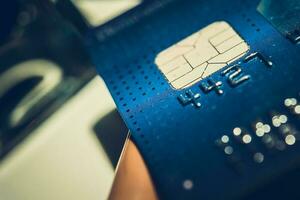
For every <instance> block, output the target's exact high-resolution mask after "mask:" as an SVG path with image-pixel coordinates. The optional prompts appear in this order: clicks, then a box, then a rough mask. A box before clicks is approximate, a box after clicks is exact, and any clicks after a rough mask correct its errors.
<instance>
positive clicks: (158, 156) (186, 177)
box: [86, 0, 300, 199]
mask: <svg viewBox="0 0 300 200" xmlns="http://www.w3.org/2000/svg"><path fill="white" fill-rule="evenodd" d="M299 9H300V3H299V1H297V0H287V1H281V2H278V1H275V0H262V1H259V0H243V1H242V0H232V1H219V0H210V1H200V0H190V1H184V0H174V1H171V0H164V1H163V0H156V1H146V2H145V3H143V4H141V5H140V6H138V7H136V8H135V9H133V10H131V11H130V12H128V13H126V14H124V15H122V16H120V17H119V18H117V19H115V20H113V21H111V22H109V23H107V24H105V25H103V26H101V27H98V28H95V29H93V30H91V31H90V32H89V34H87V36H86V43H87V47H88V49H89V52H90V54H91V56H92V58H93V61H94V63H95V65H96V66H97V70H98V72H99V74H100V75H101V76H102V77H103V79H104V80H105V82H106V84H107V86H108V88H109V90H110V92H111V94H112V96H113V98H114V100H115V102H116V105H117V107H118V109H119V112H120V113H121V115H122V117H123V119H124V120H125V122H126V124H127V126H128V127H129V129H130V131H131V133H132V138H133V140H134V141H135V143H136V144H137V146H138V148H139V150H140V151H141V153H142V155H143V157H144V159H145V161H146V164H147V166H148V168H149V171H150V174H151V176H152V178H153V181H154V185H155V187H156V190H157V192H158V196H159V198H160V199H240V198H248V199H253V198H256V199H260V198H268V199H270V198H275V199H276V198H280V197H282V198H283V197H287V195H289V196H288V197H290V199H292V198H294V199H297V198H299V194H297V180H298V178H299V177H300V176H299V172H298V171H297V167H299V161H300V160H299V155H300V152H299V143H300V142H299V139H300V137H299V136H300V133H299V130H300V123H299V122H300V103H299V101H300V96H299V94H300V93H299V92H300V86H299V77H300V66H299V63H300V56H299V55H300V45H299V44H298V43H299V41H300V15H299V13H300V12H299ZM281 183H285V184H284V185H282V184H281Z"/></svg>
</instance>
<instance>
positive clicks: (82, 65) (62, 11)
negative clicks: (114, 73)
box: [0, 0, 141, 200]
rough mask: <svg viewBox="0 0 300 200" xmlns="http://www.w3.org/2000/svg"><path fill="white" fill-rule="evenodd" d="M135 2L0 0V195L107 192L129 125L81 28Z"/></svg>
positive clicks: (10, 199)
mask: <svg viewBox="0 0 300 200" xmlns="http://www.w3.org/2000/svg"><path fill="white" fill-rule="evenodd" d="M140 3H141V2H140V1H139V0H53V1H50V0H10V1H6V2H5V3H2V5H1V6H0V13H1V14H0V29H1V31H0V61H1V62H0V63H1V64H0V119H1V120H0V200H35V199H39V200H40V199H43V200H50V199H56V200H60V199H62V200H65V199H73V200H77V199H78V200H82V199H89V200H93V199H95V200H96V199H97V200H99V199H106V198H107V196H108V194H109V191H110V187H111V184H112V181H113V178H114V171H115V168H116V166H117V164H118V160H119V157H120V155H121V152H122V149H123V146H124V144H125V142H126V138H127V137H128V130H127V128H126V126H125V125H124V123H123V122H122V120H121V118H120V116H119V114H118V112H117V111H116V108H115V105H114V103H113V100H112V99H111V97H110V94H109V92H108V90H107V88H106V86H105V84H104V82H103V81H102V79H101V78H100V77H99V76H97V74H96V71H95V68H94V66H93V65H92V64H91V62H90V60H89V57H88V56H87V53H86V52H85V49H84V45H83V41H82V37H81V35H82V34H83V33H84V32H85V31H86V30H87V29H89V28H92V27H96V26H101V25H102V24H104V23H106V22H108V21H110V20H112V19H113V18H115V17H116V16H118V15H120V14H122V13H124V12H126V11H128V10H130V9H132V8H134V7H135V6H138V5H139V4H140Z"/></svg>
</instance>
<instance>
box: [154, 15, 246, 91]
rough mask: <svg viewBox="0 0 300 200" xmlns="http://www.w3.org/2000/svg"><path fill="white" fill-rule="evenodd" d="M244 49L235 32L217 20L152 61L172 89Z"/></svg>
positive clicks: (219, 66) (195, 79) (198, 77)
mask: <svg viewBox="0 0 300 200" xmlns="http://www.w3.org/2000/svg"><path fill="white" fill-rule="evenodd" d="M248 50H249V46H248V45H247V43H246V42H245V41H244V40H243V39H242V38H241V37H240V36H239V35H238V33H237V32H236V31H235V30H234V29H233V28H232V27H231V26H230V25H229V24H228V23H227V22H225V21H220V22H214V23H212V24H210V25H208V26H206V27H204V28H203V29H201V30H200V31H198V32H196V33H194V34H192V35H190V36H188V37H187V38H185V39H183V40H181V41H180V42H178V43H177V44H174V45H172V46H171V47H169V48H167V49H165V50H164V51H162V52H160V53H159V54H158V55H157V56H156V58H155V64H156V65H157V66H158V68H159V69H160V71H161V72H162V73H163V74H164V75H165V77H166V78H167V80H168V81H169V83H170V84H171V85H172V86H173V87H174V88H175V89H182V88H186V87H188V86H191V85H193V84H194V83H196V82H198V81H200V80H202V79H204V78H206V77H208V76H209V75H211V74H213V73H214V72H216V71H218V70H220V69H222V68H224V67H226V66H227V65H228V64H230V63H231V62H233V61H235V60H237V59H239V58H240V57H242V56H243V55H245V54H246V52H247V51H248Z"/></svg>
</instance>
